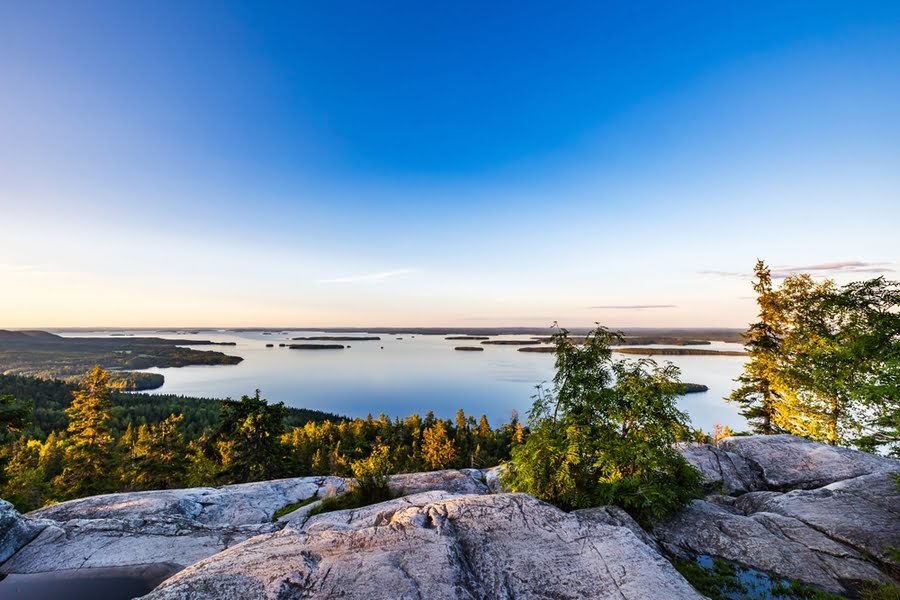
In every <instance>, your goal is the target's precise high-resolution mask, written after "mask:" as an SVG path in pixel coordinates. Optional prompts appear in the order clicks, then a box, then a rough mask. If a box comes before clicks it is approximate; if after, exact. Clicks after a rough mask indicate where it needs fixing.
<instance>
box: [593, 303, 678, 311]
mask: <svg viewBox="0 0 900 600" xmlns="http://www.w3.org/2000/svg"><path fill="white" fill-rule="evenodd" d="M588 308H590V309H591V310H651V309H655V308H678V306H677V305H675V304H601V305H599V306H589V307H588Z"/></svg>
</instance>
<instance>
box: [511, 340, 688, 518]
mask: <svg viewBox="0 0 900 600" xmlns="http://www.w3.org/2000/svg"><path fill="white" fill-rule="evenodd" d="M553 339H554V342H555V344H556V375H555V377H554V380H553V391H552V392H547V391H545V390H544V389H543V388H538V394H537V395H536V396H535V401H534V405H533V407H532V410H531V413H530V414H529V427H530V429H531V433H530V435H529V436H528V437H527V439H526V440H525V442H524V443H523V444H521V445H517V446H515V447H514V448H513V449H512V461H511V463H510V465H509V469H507V471H506V473H505V475H504V482H505V483H506V485H508V486H509V488H510V489H512V490H513V491H520V492H526V493H529V494H532V495H533V496H536V497H538V498H540V499H542V500H546V501H548V502H552V503H553V504H556V505H558V506H560V507H562V508H565V509H574V508H584V507H589V506H597V505H601V504H615V505H618V506H621V507H622V508H624V509H625V510H627V511H628V512H629V513H630V514H632V516H634V517H635V518H636V519H637V520H638V521H639V522H642V523H643V524H648V523H649V522H651V521H652V520H654V519H661V518H664V517H666V516H668V515H671V514H672V513H674V512H675V511H677V510H678V509H680V508H681V507H682V506H684V504H685V503H686V502H688V501H689V500H690V499H691V498H693V497H695V496H696V495H697V494H699V491H700V474H699V473H698V472H697V471H696V470H695V469H693V468H692V467H691V466H690V465H689V464H688V463H687V462H686V461H685V460H684V458H683V457H682V456H681V455H680V454H678V453H677V452H676V451H675V450H674V449H673V448H672V445H673V444H674V443H675V442H676V441H679V440H686V439H688V438H689V437H690V435H691V430H690V428H689V427H688V425H687V416H686V415H685V414H684V413H682V412H681V411H679V410H678V409H677V407H676V405H675V400H676V398H677V396H678V394H679V392H680V383H679V381H678V369H677V368H676V367H674V366H673V365H671V364H667V365H665V366H663V367H660V366H658V365H657V364H656V363H655V362H654V361H652V360H648V359H645V360H638V361H628V360H621V361H613V360H612V351H611V349H610V345H611V344H613V343H616V342H618V341H620V340H621V337H620V336H619V335H618V334H614V333H612V332H610V331H609V330H607V329H605V328H602V327H598V328H597V329H596V330H595V331H593V332H592V333H590V334H588V335H587V336H586V337H585V339H584V342H583V344H581V345H576V344H574V343H572V342H571V341H570V339H569V336H568V332H567V331H566V330H565V329H561V330H560V331H559V333H557V334H556V335H555V336H554V338H553Z"/></svg>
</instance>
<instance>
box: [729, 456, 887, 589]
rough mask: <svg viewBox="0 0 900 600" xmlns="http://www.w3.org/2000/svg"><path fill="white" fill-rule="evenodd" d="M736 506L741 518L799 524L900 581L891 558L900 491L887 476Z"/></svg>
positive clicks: (750, 499)
mask: <svg viewBox="0 0 900 600" xmlns="http://www.w3.org/2000/svg"><path fill="white" fill-rule="evenodd" d="M735 507H736V508H738V509H739V510H741V511H742V512H744V513H745V514H753V513H760V512H764V513H777V514H779V515H784V516H786V517H791V518H794V519H797V520H798V521H801V522H802V523H804V524H805V525H807V526H809V527H811V528H813V529H815V530H816V531H819V532H821V533H823V534H825V535H827V536H828V537H829V538H831V539H833V540H837V541H839V542H841V543H843V544H846V545H848V546H851V547H853V548H855V549H857V550H859V551H860V552H861V553H863V554H866V555H868V556H873V557H875V558H876V559H878V561H879V562H881V563H882V564H883V565H884V566H886V567H887V568H888V569H889V570H891V571H893V573H894V575H895V576H898V577H900V564H898V563H896V562H894V561H892V560H891V556H890V553H889V549H890V548H892V547H898V546H900V491H898V489H897V483H896V482H895V481H894V478H893V477H891V476H890V475H888V474H885V473H876V474H873V475H861V476H860V477H854V478H853V479H848V480H846V481H839V482H836V483H832V484H830V485H826V486H824V487H821V488H819V489H815V490H795V491H791V492H787V493H785V494H777V493H772V492H759V493H755V494H746V495H744V496H741V497H740V498H738V499H737V501H736V502H735Z"/></svg>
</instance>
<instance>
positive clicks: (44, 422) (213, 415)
mask: <svg viewBox="0 0 900 600" xmlns="http://www.w3.org/2000/svg"><path fill="white" fill-rule="evenodd" d="M77 389H78V386H77V385H76V384H73V383H67V382H63V381H59V380H47V379H38V378H35V377H25V376H21V375H0V396H2V395H10V396H13V397H14V398H16V400H17V401H18V402H20V403H22V404H24V403H29V404H31V405H32V412H31V421H32V425H31V426H30V427H29V428H27V429H26V430H25V433H26V434H27V435H28V436H29V437H36V438H41V439H43V438H44V437H45V436H46V435H47V434H48V433H50V432H52V431H64V430H65V429H66V427H67V426H68V424H69V419H68V416H66V413H65V409H66V407H67V406H68V405H69V403H70V402H71V401H72V392H74V391H75V390H77ZM109 399H110V402H111V403H112V408H111V409H110V421H109V426H110V429H111V430H112V432H113V435H114V436H116V437H121V436H122V435H123V434H124V433H125V431H126V430H127V429H128V426H129V425H132V426H133V427H139V426H141V425H152V424H154V423H160V422H162V421H163V420H165V419H166V418H168V417H169V415H173V414H176V415H183V416H184V420H183V421H182V423H181V425H180V431H181V432H182V434H183V435H184V436H185V439H187V440H189V441H190V440H196V439H198V438H199V437H200V436H201V435H202V434H203V433H204V432H208V431H210V430H213V429H215V428H216V427H217V426H218V424H219V411H220V405H219V400H215V399H210V398H191V397H187V396H175V395H171V394H153V395H151V394H135V393H123V392H120V391H117V390H115V389H113V390H111V393H110V396H109ZM287 411H288V413H287V417H286V418H285V426H286V427H301V426H303V425H305V424H306V423H308V422H310V421H316V422H322V421H326V420H330V421H340V420H342V417H339V416H338V415H334V414H331V413H325V412H321V411H317V410H309V409H304V408H288V409H287Z"/></svg>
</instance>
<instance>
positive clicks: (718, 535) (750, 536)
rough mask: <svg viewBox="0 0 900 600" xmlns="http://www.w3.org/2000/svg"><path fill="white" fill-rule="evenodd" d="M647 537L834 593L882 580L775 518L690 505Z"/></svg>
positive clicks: (843, 550)
mask: <svg viewBox="0 0 900 600" xmlns="http://www.w3.org/2000/svg"><path fill="white" fill-rule="evenodd" d="M653 532H654V534H655V535H656V537H657V539H658V540H659V541H660V543H662V544H663V545H664V546H665V547H666V548H667V549H669V550H670V551H672V552H673V553H676V554H679V553H683V552H685V551H686V552H688V553H690V554H693V555H712V556H717V557H721V558H725V559H728V560H731V561H734V562H738V563H741V564H743V565H747V566H750V567H753V568H755V569H759V570H763V571H771V572H774V573H777V574H778V575H781V576H783V577H787V578H789V579H795V580H798V581H801V582H803V583H806V584H809V585H815V586H818V587H821V588H823V589H825V590H828V591H831V592H834V593H840V594H843V593H847V592H848V591H849V590H848V589H847V587H846V584H847V583H848V582H851V583H861V582H865V581H886V580H887V577H885V575H883V574H882V573H881V572H880V571H879V570H878V569H877V568H876V567H875V566H874V565H872V564H871V563H869V562H867V561H866V560H865V558H864V557H863V556H862V555H860V554H859V553H858V552H856V551H855V550H853V549H852V548H850V547H849V546H846V545H844V544H841V543H840V542H837V541H835V540H832V539H830V538H829V537H827V536H826V535H824V534H823V533H820V532H818V531H816V530H815V529H812V528H811V527H808V526H807V525H805V524H804V523H803V522H802V521H800V520H798V519H795V518H793V517H787V516H783V515H780V514H775V513H767V512H759V513H754V514H752V515H749V516H748V515H741V514H735V513H733V512H731V511H729V510H728V509H727V508H725V507H723V506H721V505H718V504H714V503H712V502H707V501H705V500H694V501H693V502H692V503H691V505H690V506H689V507H688V508H687V509H686V510H684V511H683V512H682V513H681V514H679V515H678V516H677V517H675V518H674V519H672V520H671V521H669V522H668V523H665V524H662V525H659V526H657V527H656V528H654V530H653Z"/></svg>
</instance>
